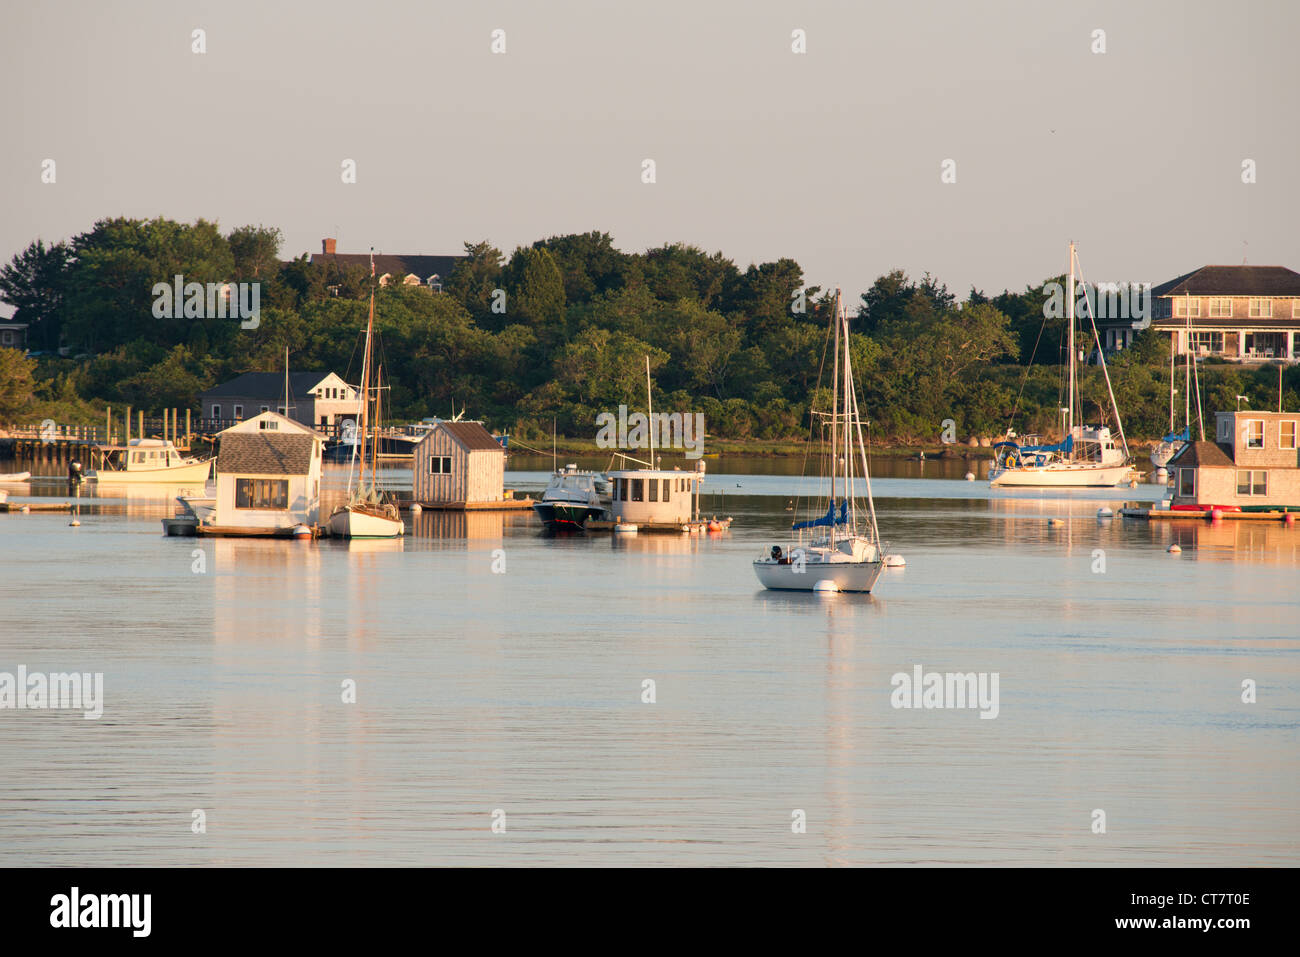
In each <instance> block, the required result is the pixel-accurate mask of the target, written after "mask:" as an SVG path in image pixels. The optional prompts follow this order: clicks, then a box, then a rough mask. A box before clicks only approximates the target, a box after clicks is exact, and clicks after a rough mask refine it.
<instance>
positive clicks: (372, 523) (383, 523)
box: [329, 505, 406, 538]
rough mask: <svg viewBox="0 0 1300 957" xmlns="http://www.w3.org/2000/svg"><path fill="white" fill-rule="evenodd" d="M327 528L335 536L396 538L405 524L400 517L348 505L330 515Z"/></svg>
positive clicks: (403, 530) (404, 527)
mask: <svg viewBox="0 0 1300 957" xmlns="http://www.w3.org/2000/svg"><path fill="white" fill-rule="evenodd" d="M329 530H330V534H331V535H333V536H334V537H335V538H397V537H398V536H400V535H402V534H403V533H404V532H405V531H406V526H405V525H404V524H403V523H402V520H401V519H400V518H396V519H395V518H390V517H387V516H384V515H376V514H375V513H374V512H373V511H371V510H369V509H361V508H357V507H355V506H351V505H348V506H344V507H343V508H341V509H339V510H338V511H337V512H335V513H334V514H333V515H331V516H330V520H329Z"/></svg>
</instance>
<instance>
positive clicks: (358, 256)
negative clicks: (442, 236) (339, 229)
mask: <svg viewBox="0 0 1300 957" xmlns="http://www.w3.org/2000/svg"><path fill="white" fill-rule="evenodd" d="M370 258H371V257H370V254H369V253H341V252H338V251H337V243H336V241H335V240H333V239H323V240H321V251H320V252H319V253H316V254H315V255H313V256H312V257H311V261H312V263H313V264H314V265H315V264H327V263H334V264H335V265H337V266H339V267H341V268H344V267H347V266H362V267H364V268H365V269H366V270H367V271H368V270H369V269H370ZM465 258H467V257H465V256H423V255H413V254H408V253H403V254H400V255H392V254H388V253H376V254H375V257H374V260H375V275H376V276H378V277H379V285H381V286H387V285H388V284H389V283H390V282H398V283H401V284H402V285H404V286H422V287H424V288H425V289H429V290H431V291H433V292H442V286H443V283H445V282H446V281H447V279H448V277H450V276H451V271H452V270H453V269H454V268H455V267H456V264H457V263H458V262H460V261H461V260H462V259H465Z"/></svg>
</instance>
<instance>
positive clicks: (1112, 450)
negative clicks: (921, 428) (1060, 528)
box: [989, 243, 1136, 488]
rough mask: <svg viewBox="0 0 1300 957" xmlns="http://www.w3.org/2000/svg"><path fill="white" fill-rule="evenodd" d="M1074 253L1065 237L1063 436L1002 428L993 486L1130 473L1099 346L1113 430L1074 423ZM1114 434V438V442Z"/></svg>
mask: <svg viewBox="0 0 1300 957" xmlns="http://www.w3.org/2000/svg"><path fill="white" fill-rule="evenodd" d="M1077 264H1078V256H1077V255H1076V253H1075V251H1074V243H1070V273H1069V280H1068V282H1067V285H1066V292H1065V301H1066V309H1067V321H1068V327H1069V328H1068V334H1069V343H1068V347H1067V348H1068V351H1069V355H1068V360H1069V364H1068V367H1067V368H1068V370H1069V383H1068V385H1067V387H1066V393H1065V394H1066V400H1065V401H1066V405H1065V407H1064V409H1063V411H1064V412H1065V413H1066V416H1067V424H1066V429H1065V437H1064V438H1063V439H1062V440H1061V441H1060V442H1057V443H1053V444H1044V443H1040V442H1036V441H1020V440H1018V439H1017V437H1016V436H1015V433H1014V432H1011V431H1010V430H1008V431H1007V437H1006V439H1005V440H1003V441H1001V442H997V443H995V444H994V446H993V467H992V468H991V469H989V485H990V486H992V487H994V488H997V487H1004V486H1020V487H1031V488H1089V487H1113V486H1116V485H1119V484H1120V483H1122V482H1127V481H1130V480H1132V479H1133V478H1134V477H1135V474H1136V473H1135V472H1134V470H1133V459H1132V456H1131V455H1130V454H1129V450H1128V441H1127V440H1126V439H1125V438H1124V426H1123V425H1122V424H1121V422H1120V416H1119V406H1118V405H1117V403H1116V402H1115V391H1114V390H1113V389H1112V388H1111V385H1110V373H1109V372H1108V371H1107V370H1106V356H1105V354H1104V353H1103V352H1102V350H1101V349H1100V345H1099V346H1098V356H1099V358H1098V362H1099V363H1100V364H1101V371H1102V375H1103V376H1104V377H1105V380H1106V391H1107V393H1108V394H1109V396H1110V405H1111V410H1112V411H1113V412H1114V415H1115V424H1116V427H1117V429H1118V436H1116V435H1115V434H1113V433H1112V432H1111V430H1110V428H1109V427H1107V426H1100V425H1099V426H1089V425H1085V424H1083V423H1079V424H1077V425H1076V424H1075V410H1076V409H1077V408H1079V381H1078V376H1077V374H1076V366H1077V364H1078V361H1079V357H1078V354H1077V346H1076V344H1075V343H1076V340H1075V328H1074V327H1075V315H1074V276H1075V269H1076V266H1077ZM1089 318H1090V319H1091V320H1092V329H1093V335H1094V336H1095V337H1096V338H1097V342H1098V343H1099V344H1100V341H1101V339H1100V336H1097V323H1096V320H1095V317H1092V309H1091V305H1089ZM1117 439H1118V442H1117Z"/></svg>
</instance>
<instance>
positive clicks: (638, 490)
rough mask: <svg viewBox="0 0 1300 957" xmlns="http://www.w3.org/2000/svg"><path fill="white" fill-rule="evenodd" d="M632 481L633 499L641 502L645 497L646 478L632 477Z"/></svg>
mask: <svg viewBox="0 0 1300 957" xmlns="http://www.w3.org/2000/svg"><path fill="white" fill-rule="evenodd" d="M630 481H631V483H632V501H634V502H639V501H641V500H642V499H643V498H644V495H643V494H642V486H643V485H644V484H645V479H630Z"/></svg>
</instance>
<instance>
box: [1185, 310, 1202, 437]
mask: <svg viewBox="0 0 1300 957" xmlns="http://www.w3.org/2000/svg"><path fill="white" fill-rule="evenodd" d="M1183 325H1185V326H1186V327H1187V329H1186V331H1185V332H1184V333H1183V367H1184V369H1185V370H1186V372H1185V374H1184V379H1185V382H1184V384H1183V392H1184V396H1183V398H1184V399H1185V402H1186V408H1185V409H1184V410H1183V422H1184V423H1186V425H1187V434H1188V435H1189V436H1190V435H1191V434H1192V304H1191V302H1190V301H1189V300H1188V298H1187V292H1186V291H1184V292H1183ZM1198 401H1199V396H1198Z"/></svg>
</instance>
